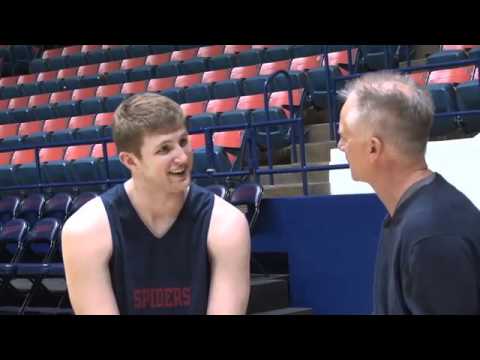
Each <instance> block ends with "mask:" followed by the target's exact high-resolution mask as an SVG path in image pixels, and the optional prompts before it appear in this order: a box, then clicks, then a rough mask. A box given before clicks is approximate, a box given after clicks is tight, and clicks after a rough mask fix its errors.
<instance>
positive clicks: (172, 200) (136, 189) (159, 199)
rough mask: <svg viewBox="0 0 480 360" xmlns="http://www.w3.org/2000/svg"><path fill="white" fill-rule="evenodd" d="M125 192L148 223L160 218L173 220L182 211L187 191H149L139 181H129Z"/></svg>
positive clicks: (149, 189) (146, 186)
mask: <svg viewBox="0 0 480 360" xmlns="http://www.w3.org/2000/svg"><path fill="white" fill-rule="evenodd" d="M124 186H125V191H126V192H127V195H128V197H129V199H130V201H131V202H132V204H133V206H134V208H135V210H136V211H137V213H138V214H139V215H140V216H141V218H143V219H144V220H146V221H147V222H148V223H150V222H154V221H155V220H157V219H160V218H175V217H176V216H177V215H178V214H179V212H180V210H181V209H182V207H183V205H184V203H185V200H186V197H187V194H188V190H189V188H190V187H188V188H187V189H185V191H181V192H174V193H169V192H164V191H161V190H159V189H158V188H155V189H151V188H149V186H148V185H147V184H145V183H143V182H142V181H141V180H138V179H137V180H134V179H133V178H132V179H129V180H128V181H127V182H126V183H125V184H124Z"/></svg>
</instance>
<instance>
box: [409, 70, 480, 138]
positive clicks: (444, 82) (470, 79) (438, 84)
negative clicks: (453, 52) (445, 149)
mask: <svg viewBox="0 0 480 360" xmlns="http://www.w3.org/2000/svg"><path fill="white" fill-rule="evenodd" d="M410 76H411V77H412V79H414V80H415V81H416V82H417V84H419V85H420V86H424V87H425V88H426V89H427V90H428V91H429V92H430V94H431V95H432V99H433V102H434V106H435V113H436V114H441V113H445V112H458V111H473V110H480V83H479V78H478V67H475V66H474V65H469V66H462V67H458V68H450V69H441V70H434V71H431V72H415V73H412V74H410ZM459 129H460V130H462V131H463V132H465V133H466V134H473V133H476V132H479V131H480V115H475V114H473V115H471V114H470V115H460V116H447V117H445V116H437V118H436V119H435V121H434V124H433V128H432V136H434V137H435V136H445V135H448V134H449V133H452V132H455V131H457V130H459Z"/></svg>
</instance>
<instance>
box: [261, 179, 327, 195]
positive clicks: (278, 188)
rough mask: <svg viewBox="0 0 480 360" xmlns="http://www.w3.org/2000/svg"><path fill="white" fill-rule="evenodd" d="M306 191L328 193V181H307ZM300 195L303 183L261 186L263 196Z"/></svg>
mask: <svg viewBox="0 0 480 360" xmlns="http://www.w3.org/2000/svg"><path fill="white" fill-rule="evenodd" d="M308 193H309V194H310V195H330V183H329V182H319V183H309V184H308ZM302 195H303V185H302V184H301V183H294V184H279V185H264V186H263V197H264V198H275V197H284V196H302Z"/></svg>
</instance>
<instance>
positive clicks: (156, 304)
mask: <svg viewBox="0 0 480 360" xmlns="http://www.w3.org/2000/svg"><path fill="white" fill-rule="evenodd" d="M113 138H114V142H115V144H116V146H117V149H118V152H119V158H120V160H121V162H122V163H123V164H124V165H125V166H126V167H127V168H128V169H129V170H130V172H131V174H132V177H131V178H130V179H129V180H128V181H126V182H125V183H124V184H120V185H117V186H115V187H113V188H111V189H110V190H108V191H107V192H105V193H103V194H102V195H101V196H100V197H97V198H95V199H93V200H91V201H89V202H88V203H86V204H85V205H84V206H83V207H82V208H81V209H79V210H78V211H77V212H76V213H75V214H74V215H73V216H72V217H71V218H70V219H69V220H68V221H67V222H66V223H65V226H64V228H63V231H62V249H63V258H64V264H65V274H66V280H67V286H68V291H69V296H70V300H71V303H72V306H73V309H74V312H75V314H245V312H246V308H247V303H248V298H249V291H250V268H249V264H250V233H249V227H248V223H247V220H246V219H245V216H244V215H243V213H242V212H240V211H239V210H238V209H236V208H235V207H234V206H232V205H231V204H229V203H227V202H226V201H224V200H222V199H221V198H219V197H218V196H215V195H213V194H212V193H210V192H208V191H206V190H204V189H202V188H201V187H199V186H196V185H195V184H193V183H191V170H192V150H191V147H190V143H189V140H188V134H187V130H186V127H185V117H184V115H183V113H182V110H181V108H180V107H179V105H178V104H176V103H175V102H173V101H172V100H170V99H168V98H166V97H163V96H161V95H157V94H149V93H147V94H139V95H134V96H132V97H130V98H128V99H127V100H125V101H124V102H123V103H122V104H120V106H119V107H118V108H117V110H116V111H115V114H114V124H113Z"/></svg>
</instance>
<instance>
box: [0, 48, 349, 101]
mask: <svg viewBox="0 0 480 360" xmlns="http://www.w3.org/2000/svg"><path fill="white" fill-rule="evenodd" d="M194 50H196V49H194ZM273 50H275V48H273V49H269V50H268V51H273ZM268 51H267V53H268ZM172 56H173V54H172ZM289 56H290V55H289ZM169 58H170V54H158V55H150V56H148V57H138V58H132V59H125V60H123V61H113V62H107V63H101V64H96V65H87V66H80V67H78V68H76V67H73V68H68V69H62V70H60V71H49V72H42V73H40V74H29V75H24V76H20V77H15V76H14V77H9V78H3V79H0V98H3V99H8V98H13V97H21V96H27V95H35V94H41V93H45V92H55V91H60V90H72V89H78V88H84V87H89V86H98V85H105V84H118V83H124V82H129V81H139V80H146V79H151V78H164V77H167V78H168V77H175V76H179V75H190V74H199V73H201V72H204V71H213V70H219V69H231V68H234V67H238V66H249V65H257V64H263V63H271V62H277V61H283V60H289V59H291V58H292V57H286V58H273V57H271V58H269V59H267V58H265V57H264V58H261V57H257V58H256V59H253V60H252V61H248V62H239V63H237V62H235V61H228V62H223V64H222V66H210V65H212V64H214V63H215V62H214V61H213V60H212V61H209V58H200V57H197V58H193V59H190V60H186V61H183V60H182V61H173V62H168V61H169ZM319 59H320V60H322V57H320V58H319ZM210 60H211V59H210ZM267 60H271V61H267ZM329 60H330V64H331V65H334V64H337V63H342V64H347V63H348V56H347V52H346V51H342V52H336V53H331V54H330V55H329ZM294 64H295V62H294V63H293V64H292V70H293V69H295V70H303V68H302V66H301V60H300V61H299V65H294ZM309 66H312V65H309ZM317 66H319V64H318V65H317ZM200 76H201V74H200Z"/></svg>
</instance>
